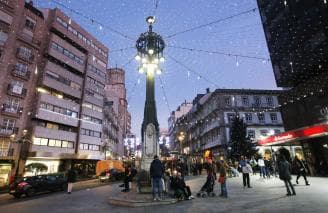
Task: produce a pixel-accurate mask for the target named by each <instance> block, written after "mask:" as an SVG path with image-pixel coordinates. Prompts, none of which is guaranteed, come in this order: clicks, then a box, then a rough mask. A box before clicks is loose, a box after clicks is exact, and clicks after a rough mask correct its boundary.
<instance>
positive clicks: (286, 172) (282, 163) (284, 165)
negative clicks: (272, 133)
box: [278, 155, 296, 196]
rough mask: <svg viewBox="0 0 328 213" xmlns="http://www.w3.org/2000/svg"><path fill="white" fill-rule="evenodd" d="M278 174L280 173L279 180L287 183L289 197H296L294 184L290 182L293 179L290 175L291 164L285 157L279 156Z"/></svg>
mask: <svg viewBox="0 0 328 213" xmlns="http://www.w3.org/2000/svg"><path fill="white" fill-rule="evenodd" d="M278 173H279V178H280V179H281V180H283V181H284V182H285V186H286V189H287V196H291V195H296V192H295V189H294V187H293V184H292V183H291V182H290V180H291V179H292V177H291V175H290V164H289V162H288V161H287V160H286V158H285V156H284V155H280V156H279V161H278ZM289 188H290V189H289ZM291 192H292V193H293V194H292V193H291Z"/></svg>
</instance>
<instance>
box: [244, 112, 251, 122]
mask: <svg viewBox="0 0 328 213" xmlns="http://www.w3.org/2000/svg"><path fill="white" fill-rule="evenodd" d="M245 120H246V122H247V123H250V122H252V121H253V116H252V113H245Z"/></svg>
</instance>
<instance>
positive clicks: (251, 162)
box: [249, 157, 257, 175]
mask: <svg viewBox="0 0 328 213" xmlns="http://www.w3.org/2000/svg"><path fill="white" fill-rule="evenodd" d="M249 164H250V165H251V166H252V169H253V175H256V166H257V162H256V160H255V158H254V157H252V159H251V160H250V161H249Z"/></svg>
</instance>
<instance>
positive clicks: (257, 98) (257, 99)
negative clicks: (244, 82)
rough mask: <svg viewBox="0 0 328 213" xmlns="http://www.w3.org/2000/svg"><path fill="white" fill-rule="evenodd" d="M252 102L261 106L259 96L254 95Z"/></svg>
mask: <svg viewBox="0 0 328 213" xmlns="http://www.w3.org/2000/svg"><path fill="white" fill-rule="evenodd" d="M254 104H255V106H261V97H259V96H254Z"/></svg>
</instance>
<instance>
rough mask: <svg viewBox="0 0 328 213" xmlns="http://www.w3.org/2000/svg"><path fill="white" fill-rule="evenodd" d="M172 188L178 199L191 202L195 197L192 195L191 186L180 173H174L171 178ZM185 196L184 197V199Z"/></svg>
mask: <svg viewBox="0 0 328 213" xmlns="http://www.w3.org/2000/svg"><path fill="white" fill-rule="evenodd" d="M170 182H171V188H172V189H173V190H174V194H175V196H176V197H177V198H179V199H180V198H184V199H185V200H191V199H193V198H194V197H193V196H192V195H191V190H190V186H188V185H187V184H186V182H185V181H184V180H183V179H182V178H181V174H180V173H179V172H174V173H173V176H172V177H171V178H170ZM182 195H183V197H182Z"/></svg>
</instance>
